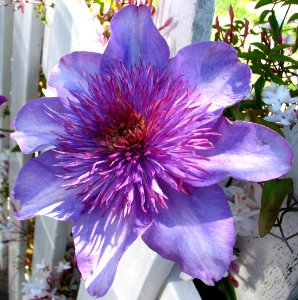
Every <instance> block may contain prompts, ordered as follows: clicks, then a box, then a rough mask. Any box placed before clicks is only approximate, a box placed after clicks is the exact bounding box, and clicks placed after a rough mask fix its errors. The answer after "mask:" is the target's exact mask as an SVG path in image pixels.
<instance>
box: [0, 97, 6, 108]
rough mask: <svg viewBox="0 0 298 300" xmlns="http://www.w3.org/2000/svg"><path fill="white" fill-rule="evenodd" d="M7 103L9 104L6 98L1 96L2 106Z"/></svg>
mask: <svg viewBox="0 0 298 300" xmlns="http://www.w3.org/2000/svg"><path fill="white" fill-rule="evenodd" d="M6 102H8V99H7V98H6V97H5V96H1V95H0V106H1V105H2V104H4V103H6Z"/></svg>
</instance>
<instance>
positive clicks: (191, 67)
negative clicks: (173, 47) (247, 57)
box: [167, 42, 251, 114]
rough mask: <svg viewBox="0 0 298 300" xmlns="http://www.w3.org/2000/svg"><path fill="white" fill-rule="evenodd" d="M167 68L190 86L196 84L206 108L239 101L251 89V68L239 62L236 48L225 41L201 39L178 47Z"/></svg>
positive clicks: (222, 106)
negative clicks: (207, 105)
mask: <svg viewBox="0 0 298 300" xmlns="http://www.w3.org/2000/svg"><path fill="white" fill-rule="evenodd" d="M167 70H168V72H169V73H170V74H171V73H172V74H173V75H175V76H180V75H182V76H183V77H182V78H183V79H185V80H188V82H189V84H190V86H191V87H194V86H197V91H198V92H199V94H200V97H199V101H200V103H204V104H210V105H211V106H210V107H209V110H208V111H209V112H210V113H212V112H216V111H217V114H220V113H221V112H222V110H223V109H224V108H225V107H227V106H231V105H233V104H234V103H236V102H238V101H241V100H242V99H243V98H244V97H245V96H246V95H247V94H248V92H249V91H250V89H251V85H250V76H251V71H250V69H249V67H248V66H247V65H246V64H241V63H240V62H239V60H238V58H237V51H236V50H235V49H234V48H232V47H231V46H229V45H228V44H226V43H224V42H202V43H197V44H193V45H189V46H187V47H185V48H183V49H181V50H180V51H179V52H178V54H177V55H176V56H175V57H174V58H173V59H172V60H170V62H169V65H168V68H167Z"/></svg>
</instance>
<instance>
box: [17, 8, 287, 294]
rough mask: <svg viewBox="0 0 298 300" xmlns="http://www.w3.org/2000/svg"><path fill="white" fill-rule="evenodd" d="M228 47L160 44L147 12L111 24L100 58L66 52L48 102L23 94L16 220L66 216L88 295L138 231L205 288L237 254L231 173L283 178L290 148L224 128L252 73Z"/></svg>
mask: <svg viewBox="0 0 298 300" xmlns="http://www.w3.org/2000/svg"><path fill="white" fill-rule="evenodd" d="M236 54H237V53H236V51H235V50H234V49H233V48H231V47H230V46H229V45H227V44H225V43H222V42H220V43H215V42H204V43H198V44H193V45H190V46H188V47H185V48H183V49H182V50H181V51H179V53H178V54H177V56H176V57H174V58H173V59H171V60H169V49H168V46H167V44H166V42H165V40H164V39H163V37H162V36H161V35H160V33H159V32H158V30H157V29H156V27H155V26H154V24H153V22H152V19H151V12H150V9H148V8H147V7H146V6H143V5H141V6H139V7H137V6H128V7H126V8H124V9H122V10H121V11H120V12H118V13H117V15H116V16H115V17H114V19H113V20H112V22H111V38H110V40H109V43H108V46H107V48H106V50H105V52H104V54H103V55H101V54H97V53H90V52H74V53H71V54H69V55H66V56H64V57H63V58H62V59H61V60H60V62H59V64H58V66H57V67H56V68H55V69H54V70H53V72H52V73H51V75H50V78H49V82H48V84H49V87H50V88H51V91H52V92H53V91H54V92H55V93H56V96H55V97H48V98H40V99H37V100H34V101H31V102H29V103H28V104H27V105H26V106H25V107H24V108H23V109H22V110H21V111H20V112H19V114H18V116H17V118H16V120H15V129H16V131H15V133H13V134H12V138H14V139H15V140H16V141H17V142H18V144H19V146H20V148H21V149H22V151H23V152H24V153H32V152H35V151H38V150H42V149H45V148H48V147H49V146H50V147H51V149H50V150H47V151H46V152H44V153H43V154H41V155H40V156H39V157H37V158H33V159H31V160H29V161H28V162H27V163H26V165H25V166H24V167H23V169H22V170H21V171H20V174H19V176H18V178H17V181H16V184H15V187H14V198H15V199H16V200H19V201H20V202H21V204H22V209H21V210H20V211H18V212H17V214H16V217H17V218H18V219H27V218H31V217H33V216H36V215H44V216H49V217H52V218H54V219H57V220H62V221H67V220H73V222H74V225H73V236H74V242H75V248H76V255H77V259H78V266H79V269H80V271H81V273H82V276H83V278H84V280H85V284H86V287H87V289H88V291H89V293H90V294H91V295H94V296H102V295H104V294H105V293H107V292H108V290H109V288H110V286H111V285H112V282H113V279H114V276H115V272H116V269H117V265H118V262H119V260H120V259H121V257H122V255H123V253H124V252H125V251H126V249H127V248H128V247H129V246H130V245H131V244H132V243H133V242H134V241H135V240H136V239H137V238H138V237H139V236H141V237H142V239H143V241H144V242H145V243H146V244H147V245H148V246H149V247H150V248H151V249H153V250H155V251H157V252H158V253H159V254H160V255H161V256H162V257H164V258H166V259H170V260H174V261H176V262H177V263H179V264H180V266H181V268H182V270H183V271H184V272H186V273H188V274H190V275H191V276H193V277H196V278H200V279H202V280H204V281H206V282H208V283H210V284H213V283H214V282H215V281H217V280H219V279H221V277H222V276H223V275H224V274H225V273H226V271H227V269H228V267H229V265H230V262H231V258H232V252H233V243H234V232H233V218H232V215H231V212H230V209H229V205H228V203H227V200H226V197H225V194H224V192H223V191H222V189H221V188H220V187H219V186H218V185H217V183H218V182H219V181H221V180H222V179H224V178H226V177H227V176H233V177H236V178H239V179H243V180H249V181H264V180H269V179H271V178H275V177H278V176H281V175H282V174H284V173H286V172H287V171H288V170H289V169H290V167H291V162H292V152H291V149H290V147H289V145H288V144H287V142H286V141H285V140H284V139H283V138H282V137H280V136H279V135H277V134H276V133H275V132H273V131H271V130H270V129H268V128H266V127H263V126H260V125H257V124H252V123H247V122H241V121H237V122H234V123H232V122H230V121H228V120H227V119H226V118H224V117H221V113H222V111H223V109H224V108H225V107H227V106H230V105H232V104H234V103H236V102H238V101H240V100H241V99H243V98H244V96H246V95H247V93H248V92H249V90H250V69H249V68H248V67H247V65H245V64H241V63H240V62H239V61H238V60H237V56H236Z"/></svg>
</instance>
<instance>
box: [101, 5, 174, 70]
mask: <svg viewBox="0 0 298 300" xmlns="http://www.w3.org/2000/svg"><path fill="white" fill-rule="evenodd" d="M169 56H170V52H169V47H168V45H167V43H166V41H165V39H164V38H163V37H162V36H161V34H160V33H159V31H158V30H157V28H156V27H155V25H154V24H153V21H152V17H151V11H150V9H149V8H148V7H147V6H145V5H140V6H132V5H130V6H127V7H125V8H123V9H121V10H120V11H119V12H118V13H117V14H116V15H115V17H114V18H113V19H112V21H111V38H110V40H109V43H108V46H107V48H106V50H105V52H104V54H103V68H104V69H105V70H107V69H113V68H114V66H115V65H116V64H115V60H116V61H121V62H122V63H123V64H124V66H125V67H131V66H134V65H139V64H140V61H142V63H143V64H144V65H145V66H146V65H147V64H151V65H153V66H156V67H159V68H160V69H161V70H163V69H164V67H165V66H166V63H167V61H168V59H169Z"/></svg>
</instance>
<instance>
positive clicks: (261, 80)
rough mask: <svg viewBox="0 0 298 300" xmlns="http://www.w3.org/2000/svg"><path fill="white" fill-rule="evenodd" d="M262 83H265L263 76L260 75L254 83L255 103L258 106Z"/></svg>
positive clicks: (260, 99) (260, 103)
mask: <svg viewBox="0 0 298 300" xmlns="http://www.w3.org/2000/svg"><path fill="white" fill-rule="evenodd" d="M264 85H265V79H264V77H263V76H260V77H259V78H258V80H257V81H256V83H255V85H254V88H255V95H256V105H257V107H258V108H262V91H263V88H264Z"/></svg>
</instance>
